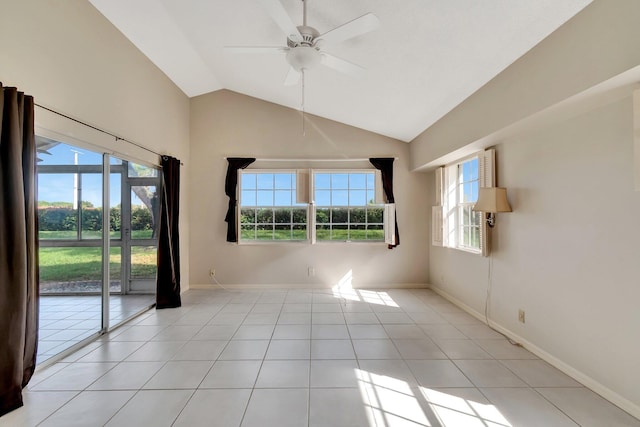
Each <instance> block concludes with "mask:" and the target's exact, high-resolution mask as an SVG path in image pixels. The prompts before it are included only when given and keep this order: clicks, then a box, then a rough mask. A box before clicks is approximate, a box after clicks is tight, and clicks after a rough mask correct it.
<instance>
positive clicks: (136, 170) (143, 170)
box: [127, 162, 158, 177]
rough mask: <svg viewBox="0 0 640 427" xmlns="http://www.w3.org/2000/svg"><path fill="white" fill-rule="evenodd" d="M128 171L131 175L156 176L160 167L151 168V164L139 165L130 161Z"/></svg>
mask: <svg viewBox="0 0 640 427" xmlns="http://www.w3.org/2000/svg"><path fill="white" fill-rule="evenodd" d="M127 173H128V174H129V176H130V177H137V176H144V177H156V176H158V169H155V168H150V167H149V166H144V165H139V164H137V163H133V162H128V166H127Z"/></svg>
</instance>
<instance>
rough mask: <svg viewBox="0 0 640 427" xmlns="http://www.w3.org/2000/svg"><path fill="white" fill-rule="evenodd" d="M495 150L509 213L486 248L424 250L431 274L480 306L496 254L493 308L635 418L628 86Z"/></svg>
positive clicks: (504, 323)
mask: <svg viewBox="0 0 640 427" xmlns="http://www.w3.org/2000/svg"><path fill="white" fill-rule="evenodd" d="M496 152H497V158H498V171H499V175H500V185H501V186H505V187H507V188H508V192H509V199H510V202H511V206H512V208H513V213H509V214H498V218H497V225H496V228H495V229H494V234H493V238H494V242H493V243H494V244H493V248H494V252H493V254H492V258H481V257H478V256H473V255H469V254H467V253H462V252H460V251H456V250H452V249H443V248H432V249H431V254H430V255H431V256H430V271H431V283H432V284H433V286H434V287H436V288H437V289H439V290H442V291H444V292H446V293H447V294H448V295H450V296H452V297H454V298H455V299H457V300H458V301H460V302H462V303H464V304H465V305H467V306H468V307H470V308H471V309H473V310H475V311H476V312H477V313H483V312H484V304H485V296H486V291H487V286H488V279H487V271H488V269H489V265H490V263H492V291H491V299H490V307H491V310H490V318H491V319H492V320H493V321H495V322H496V323H497V325H499V326H500V327H502V328H504V329H506V330H507V331H509V332H510V333H511V334H513V335H515V336H517V337H519V339H521V340H523V341H524V342H526V343H527V344H528V345H529V346H533V347H534V348H535V349H536V350H537V351H538V352H539V354H543V355H545V356H547V357H549V358H551V361H552V362H554V363H555V364H556V365H558V366H560V367H561V368H563V369H565V370H568V371H569V373H571V374H573V375H574V376H576V377H577V378H578V379H581V380H582V381H583V382H585V383H586V384H587V385H589V386H592V387H594V388H595V389H596V391H598V392H600V393H603V394H604V395H605V397H608V398H610V399H611V400H613V401H614V402H615V403H617V404H619V405H621V406H623V407H624V408H625V409H627V410H628V411H630V412H633V413H634V414H635V415H636V416H638V415H639V414H640V412H638V409H639V408H640V388H638V387H637V384H638V383H639V382H640V371H639V370H638V360H639V359H640V341H639V340H637V339H635V337H637V336H638V331H640V314H639V313H640V311H639V310H638V301H640V286H638V284H639V283H640V282H639V280H640V279H639V278H640V248H639V246H638V243H637V242H639V241H640V228H639V227H638V226H637V222H638V218H640V192H634V189H633V164H632V153H633V121H632V99H631V95H630V94H629V96H628V97H627V98H625V99H623V100H621V101H617V102H616V103H614V104H610V105H606V106H603V107H600V108H598V109H596V110H594V111H591V112H589V113H586V114H583V115H581V116H579V117H576V118H574V119H571V120H568V121H566V122H563V123H560V124H556V125H554V126H551V127H549V128H544V129H540V130H538V131H535V132H529V133H526V134H523V135H520V136H518V137H514V138H511V139H507V140H505V141H504V142H503V143H502V144H499V145H497V146H496ZM430 175H433V174H430ZM430 181H431V183H432V182H433V179H431V180H430ZM518 309H523V310H525V312H526V323H525V324H524V325H523V324H520V323H518ZM540 351H541V352H542V353H540Z"/></svg>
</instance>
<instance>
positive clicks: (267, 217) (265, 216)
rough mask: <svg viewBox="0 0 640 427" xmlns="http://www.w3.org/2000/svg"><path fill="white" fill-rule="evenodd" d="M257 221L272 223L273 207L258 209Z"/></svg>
mask: <svg viewBox="0 0 640 427" xmlns="http://www.w3.org/2000/svg"><path fill="white" fill-rule="evenodd" d="M256 222H257V223H272V222H273V209H258V214H257V219H256Z"/></svg>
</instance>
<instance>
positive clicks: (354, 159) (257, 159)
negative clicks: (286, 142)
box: [223, 156, 398, 162]
mask: <svg viewBox="0 0 640 427" xmlns="http://www.w3.org/2000/svg"><path fill="white" fill-rule="evenodd" d="M229 157H232V156H228V157H223V159H224V160H227V159H228V158H229ZM387 157H393V156H387ZM393 159H394V160H398V157H393ZM256 161H257V162H368V161H369V157H366V158H365V157H363V158H349V159H345V158H341V159H277V158H269V159H267V158H256Z"/></svg>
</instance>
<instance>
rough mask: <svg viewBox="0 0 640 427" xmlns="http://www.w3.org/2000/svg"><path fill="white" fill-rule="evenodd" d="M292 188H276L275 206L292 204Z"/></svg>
mask: <svg viewBox="0 0 640 427" xmlns="http://www.w3.org/2000/svg"><path fill="white" fill-rule="evenodd" d="M291 196H292V191H291V190H276V192H275V206H291V202H292V200H291Z"/></svg>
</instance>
